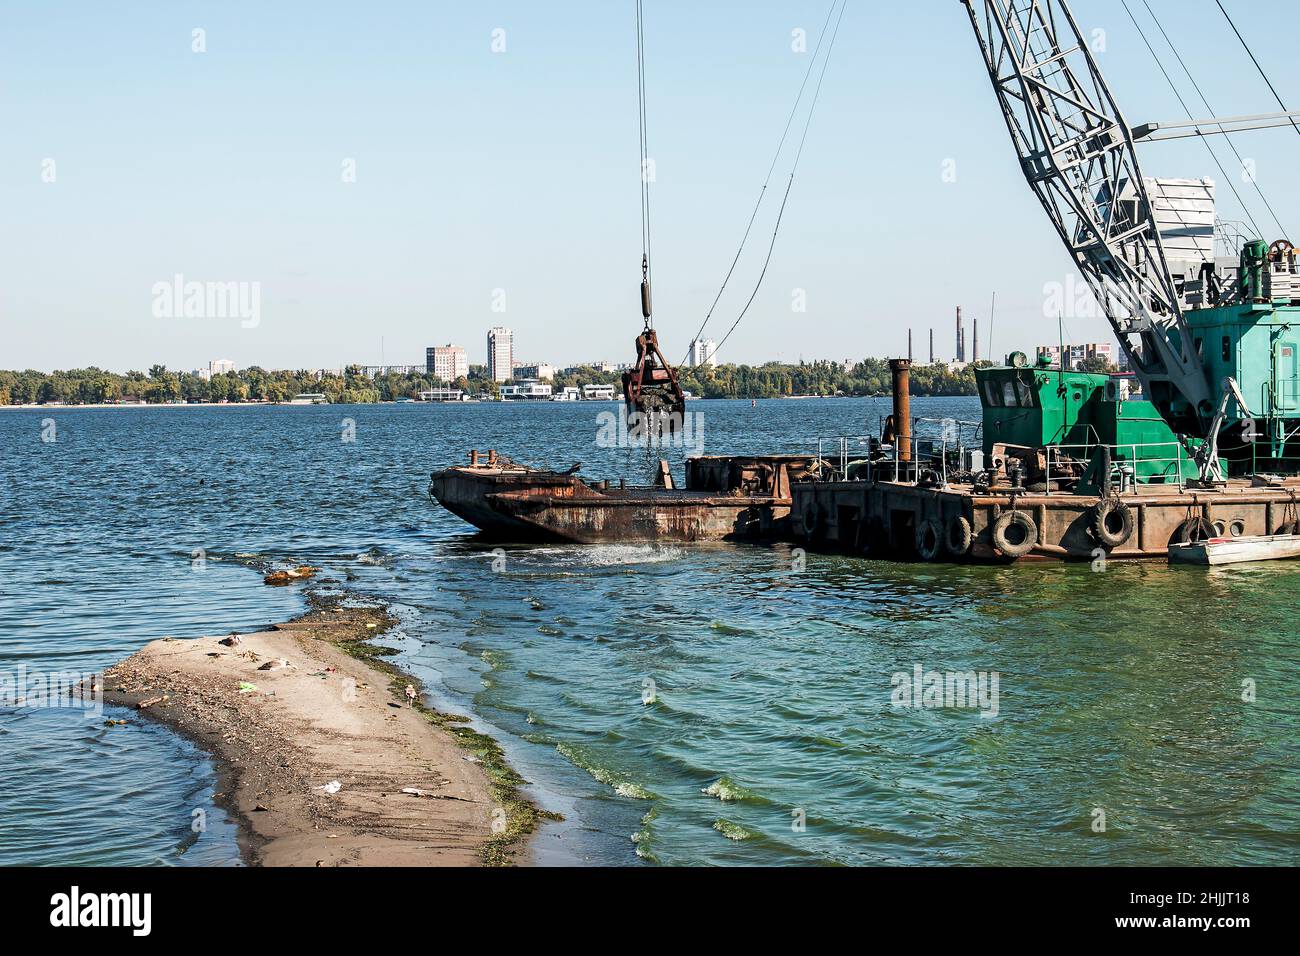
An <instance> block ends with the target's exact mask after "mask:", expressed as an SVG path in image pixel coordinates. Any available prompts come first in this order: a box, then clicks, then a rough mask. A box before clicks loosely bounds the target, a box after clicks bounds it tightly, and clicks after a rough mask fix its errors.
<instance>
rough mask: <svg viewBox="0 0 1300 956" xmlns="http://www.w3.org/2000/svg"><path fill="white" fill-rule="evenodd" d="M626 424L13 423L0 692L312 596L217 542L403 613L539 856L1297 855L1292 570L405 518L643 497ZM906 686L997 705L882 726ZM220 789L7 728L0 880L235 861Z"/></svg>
mask: <svg viewBox="0 0 1300 956" xmlns="http://www.w3.org/2000/svg"><path fill="white" fill-rule="evenodd" d="M691 407H692V410H693V411H695V412H696V413H698V414H700V415H701V416H702V418H701V419H700V420H698V421H697V423H696V424H697V425H698V426H699V427H700V428H701V432H700V435H699V436H697V437H702V439H703V448H704V450H705V451H706V452H708V453H725V452H732V451H754V452H758V451H762V452H782V451H788V452H795V451H807V450H809V449H812V448H815V447H816V440H817V438H818V437H819V436H837V435H841V434H852V435H858V434H862V433H865V432H873V431H875V430H876V428H877V424H878V420H879V417H880V416H881V415H883V414H885V413H886V411H887V408H886V402H885V401H884V400H870V399H838V400H820V399H807V400H785V401H760V402H758V403H757V405H756V406H751V405H750V403H749V402H748V401H744V402H739V401H736V402H726V401H699V402H695V403H693V404H692V406H691ZM614 408H615V406H614V405H612V404H608V405H606V404H588V403H574V404H564V403H553V404H550V403H548V404H541V405H513V404H512V405H500V404H482V405H479V404H465V405H453V406H429V405H386V406H352V407H342V406H329V407H278V408H262V407H250V408H241V407H229V408H199V407H193V408H191V407H177V408H120V409H84V410H75V409H53V410H49V409H46V410H6V411H2V412H0V448H2V449H3V458H0V494H2V495H3V501H2V502H0V503H2V505H3V507H0V621H2V622H3V627H2V628H0V673H3V674H8V675H10V676H11V677H12V676H13V675H16V674H19V673H20V672H21V673H25V674H27V675H31V674H49V673H54V672H58V673H69V672H72V673H82V672H91V671H94V670H96V669H99V668H102V667H103V666H105V665H107V664H109V663H111V662H113V661H115V660H117V659H120V658H121V657H123V656H125V655H126V654H129V653H130V652H131V651H133V650H135V649H136V648H138V647H139V646H141V645H142V644H143V643H145V642H147V641H149V640H152V639H154V638H157V637H161V636H165V635H173V636H195V635H200V634H218V633H225V632H227V631H229V630H232V629H238V630H251V629H253V628H255V627H257V626H258V625H261V624H266V623H270V622H273V621H277V620H283V619H285V618H287V617H289V616H292V615H293V614H295V613H297V612H298V611H299V610H300V609H301V607H302V600H301V595H300V594H299V593H298V592H297V591H295V590H292V589H277V588H267V587H265V586H264V585H263V584H262V583H261V580H260V578H259V577H258V575H256V574H255V573H253V572H252V571H250V570H248V569H247V568H246V567H244V566H243V565H242V564H241V563H240V559H239V557H238V556H241V555H260V556H263V557H264V558H267V559H280V558H284V559H292V560H294V561H303V562H309V563H311V564H317V565H320V566H322V567H323V568H325V573H326V576H329V577H332V578H334V579H336V580H338V581H340V582H341V583H344V584H346V585H347V586H348V587H351V588H353V589H355V590H357V591H358V592H361V593H363V594H366V595H369V596H373V597H375V598H378V599H382V600H384V601H386V602H388V603H389V604H391V605H392V606H393V607H394V608H395V610H396V612H397V614H398V616H399V618H400V620H401V622H402V625H401V628H400V629H399V631H398V632H397V633H396V634H395V635H394V636H393V640H394V642H395V643H396V645H397V646H398V647H400V648H401V651H402V654H401V658H400V660H401V662H402V663H403V664H404V666H406V667H409V668H410V669H412V670H413V671H414V672H416V673H418V674H419V675H420V676H421V677H422V678H424V679H425V680H426V682H427V685H428V687H429V688H430V692H431V694H432V695H433V696H434V698H435V700H434V702H435V703H436V704H438V705H439V706H442V707H444V708H447V709H452V710H457V711H459V712H462V713H466V714H471V715H472V716H473V717H474V719H475V721H476V722H477V723H478V725H479V726H480V727H482V728H484V729H487V730H489V731H490V732H492V733H493V734H494V735H495V736H497V737H498V739H500V740H501V741H502V743H503V744H504V745H505V747H506V749H507V753H508V755H509V757H510V759H511V760H512V762H513V763H514V764H515V765H516V766H517V767H518V768H519V769H520V770H521V772H523V774H524V775H525V776H526V777H527V778H528V779H529V780H530V781H532V787H531V792H532V794H533V795H534V797H535V798H536V799H537V800H538V801H539V802H541V803H543V804H544V805H546V806H548V807H551V808H553V809H557V810H559V811H560V812H561V813H563V814H564V816H565V818H566V820H565V822H564V823H563V824H558V825H552V826H548V827H547V828H545V829H544V830H543V831H542V833H541V834H540V836H539V837H538V839H537V840H536V841H535V845H534V851H533V858H534V860H535V861H536V862H539V863H543V864H547V863H569V862H597V863H604V864H616V865H647V864H652V863H656V862H657V863H660V864H716V865H728V864H782V863H804V864H834V863H839V864H845V863H847V864H855V863H866V864H872V863H887V864H892V863H897V864H907V863H925V864H934V863H945V862H947V863H967V864H978V863H986V864H1018V863H1058V862H1059V863H1072V862H1075V863H1089V864H1147V863H1162V864H1229V865H1240V864H1280V863H1294V862H1296V859H1297V856H1298V853H1297V851H1298V850H1300V780H1298V778H1297V771H1296V766H1297V739H1298V737H1300V733H1298V731H1300V719H1298V717H1297V708H1296V698H1295V680H1296V675H1297V673H1300V666H1298V665H1300V638H1297V635H1296V628H1295V626H1294V623H1293V622H1294V619H1295V608H1296V607H1297V606H1298V605H1300V575H1297V574H1296V573H1295V571H1294V566H1292V565H1286V564H1276V565H1272V566H1269V565H1262V566H1258V567H1249V566H1247V567H1239V568H1228V569H1216V570H1209V571H1207V570H1204V569H1199V570H1198V569H1169V568H1167V567H1165V566H1163V565H1157V564H1144V565H1121V564H1111V565H1109V566H1108V567H1106V568H1105V569H1104V570H1102V571H1100V572H1098V571H1094V570H1093V569H1092V568H1091V567H1090V566H1089V565H1086V564H1084V565H1071V566H1055V565H1038V566H1029V565H1025V566H1020V567H1017V568H1015V569H1009V568H993V567H969V566H965V567H953V566H944V565H927V566H921V565H908V564H890V563H885V562H876V561H864V560H859V559H852V558H845V557H839V556H822V555H816V554H810V555H807V556H806V557H805V556H802V555H801V554H800V553H799V552H797V551H795V550H793V549H792V548H791V547H789V546H786V545H777V546H771V547H756V546H749V545H708V546H685V545H667V546H651V545H641V544H631V543H629V544H611V545H602V546H594V547H578V546H572V547H570V546H534V547H523V546H520V547H507V548H505V549H503V550H501V551H497V550H495V549H494V546H493V545H490V544H485V543H481V542H479V541H478V540H477V539H475V537H474V536H473V534H472V529H471V528H469V527H468V526H467V525H465V524H464V523H463V522H461V521H460V520H459V519H457V518H455V517H454V516H452V515H450V514H449V513H447V512H445V511H443V510H442V509H441V508H440V507H438V506H437V505H435V504H433V503H432V502H430V500H429V499H428V497H427V494H426V489H427V484H428V473H429V471H430V470H432V469H434V468H438V467H443V466H446V465H448V464H453V463H456V462H459V461H463V460H464V459H465V453H466V451H467V450H468V449H469V448H471V447H477V448H480V449H487V448H496V449H499V450H501V451H504V452H506V453H509V454H511V455H513V456H514V457H516V458H518V459H520V460H522V461H527V462H529V463H533V464H550V465H552V466H560V467H567V466H569V465H570V464H573V463H575V462H581V463H582V465H583V474H585V475H587V476H589V477H612V478H619V477H624V478H627V479H629V480H632V481H638V482H644V481H645V480H646V479H647V478H648V475H649V472H650V460H649V459H648V458H647V456H646V453H645V452H644V450H641V449H634V448H619V447H601V446H600V445H599V444H598V441H597V438H598V436H599V435H600V434H601V433H602V428H604V426H605V425H606V422H605V421H603V420H601V419H600V418H599V416H600V413H601V412H608V411H610V410H612V409H614ZM913 409H914V413H915V414H919V415H934V416H938V417H944V416H954V417H960V418H977V417H978V403H977V402H976V401H975V400H974V399H915V400H914V404H913ZM48 420H52V422H51V421H48ZM43 434H44V435H45V437H47V438H48V437H53V438H54V439H55V440H54V441H42V435H43ZM605 434H608V432H607V431H606V432H605ZM695 450H698V449H695ZM684 454H686V451H685V450H673V451H671V452H670V453H669V454H668V457H669V458H670V459H671V460H672V461H673V462H674V466H675V469H676V472H677V474H678V476H679V477H680V475H681V464H680V463H681V459H682V457H683V455H684ZM918 668H919V670H920V672H921V675H922V677H921V684H922V686H924V685H925V680H926V677H927V676H928V675H930V674H931V673H932V672H938V674H939V675H940V677H942V676H943V675H946V674H947V673H949V672H954V673H958V674H965V673H966V672H974V674H975V675H976V676H977V677H978V678H981V679H983V681H984V684H983V687H984V689H985V695H984V697H983V698H979V699H974V700H970V701H966V703H967V704H968V705H973V706H964V707H963V706H947V707H934V706H924V705H926V704H928V703H933V702H934V701H933V700H932V699H929V698H926V697H925V696H924V695H921V694H918V695H917V700H916V702H915V703H917V704H921V705H923V706H898V704H899V703H903V702H904V701H901V700H900V699H899V697H898V693H899V691H898V688H899V686H907V687H908V688H910V687H911V686H912V682H913V681H914V680H915V679H916V678H915V674H916V672H917V670H918ZM20 669H21V671H20ZM899 675H905V679H904V677H900V676H899ZM994 691H996V693H994ZM1243 698H1245V699H1243ZM953 702H954V703H961V701H960V700H956V701H953ZM106 718H110V719H117V718H124V719H126V720H127V721H128V722H127V724H126V725H124V726H105V719H106ZM214 782H215V778H214V776H213V773H212V768H211V766H210V765H209V764H208V762H207V761H206V759H205V758H204V757H203V756H202V755H201V754H200V753H198V752H196V751H195V749H194V748H193V747H191V746H190V745H188V744H187V743H185V742H183V741H180V740H178V739H177V738H175V737H174V736H173V735H171V734H170V733H167V732H166V731H163V730H160V729H158V728H155V727H151V726H150V725H148V724H145V723H142V722H139V721H137V720H135V719H132V715H130V714H125V713H114V712H112V711H111V710H110V711H109V712H107V713H106V714H90V715H87V714H86V713H85V712H84V711H79V710H76V709H71V708H60V709H30V708H21V709H20V708H14V707H12V706H9V707H3V708H0V864H12V863H117V864H149V863H156V862H164V863H176V864H206V865H220V864H234V863H237V862H238V852H237V849H236V846H235V841H234V829H233V827H232V826H231V824H230V823H229V821H228V820H226V819H225V818H224V816H223V815H222V814H221V812H220V811H219V810H216V809H215V808H213V807H212V804H211V800H212V790H213V786H214Z"/></svg>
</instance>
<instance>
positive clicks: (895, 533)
mask: <svg viewBox="0 0 1300 956" xmlns="http://www.w3.org/2000/svg"><path fill="white" fill-rule="evenodd" d="M1298 493H1300V481H1296V480H1295V479H1288V480H1287V482H1285V483H1283V484H1280V485H1273V486H1263V487H1259V486H1255V485H1253V484H1252V483H1251V482H1249V481H1246V480H1234V481H1230V482H1228V484H1227V485H1226V486H1225V487H1223V488H1221V489H1191V488H1184V489H1179V488H1178V487H1177V486H1176V485H1168V486H1162V485H1142V486H1138V490H1137V491H1136V492H1135V493H1130V494H1126V495H1123V496H1121V497H1118V498H1113V499H1102V498H1101V497H1097V496H1081V495H1074V494H1069V493H1061V492H1058V493H1053V494H1043V493H1023V494H1017V495H1015V496H1014V497H1013V496H1011V495H1009V494H1006V493H997V492H995V493H992V494H974V493H972V491H971V489H970V488H969V487H962V486H953V487H947V488H924V487H920V486H918V485H914V484H910V483H907V482H891V481H839V482H822V483H816V482H810V483H806V484H801V485H796V486H795V487H794V489H793V508H792V517H791V525H792V527H794V529H795V532H796V534H797V536H798V537H799V538H800V539H801V540H802V541H803V542H804V543H805V544H807V545H808V546H810V547H812V548H814V549H826V550H836V551H843V552H849V553H857V554H865V555H870V556H872V557H882V558H901V559H905V560H909V559H910V560H915V559H918V558H920V559H922V560H959V559H974V560H985V561H993V562H998V561H1007V560H1012V559H1013V558H1012V557H1010V556H1008V555H1007V554H1004V553H1003V552H1001V551H1000V550H999V549H998V548H997V547H996V545H995V543H994V538H993V529H994V524H995V523H996V522H997V521H998V519H999V518H1000V517H1001V516H1002V515H1003V514H1004V513H1005V512H1008V511H1013V510H1014V511H1018V512H1020V513H1023V514H1024V515H1026V516H1027V517H1028V518H1030V519H1031V521H1032V523H1033V532H1034V534H1033V541H1032V546H1031V547H1030V548H1029V550H1028V553H1026V554H1024V555H1020V556H1018V558H1019V559H1020V560H1025V559H1035V558H1037V559H1055V560H1067V561H1091V560H1096V559H1097V558H1100V557H1105V558H1107V559H1115V560H1124V559H1134V558H1166V557H1168V555H1169V549H1170V546H1171V545H1174V544H1177V543H1180V542H1181V541H1182V540H1183V536H1184V531H1185V530H1186V529H1188V527H1189V524H1188V523H1189V522H1203V524H1199V527H1200V528H1201V529H1203V531H1202V532H1201V534H1202V536H1204V537H1210V536H1225V537H1231V538H1239V537H1248V536H1252V535H1275V534H1277V533H1279V531H1286V530H1288V529H1289V528H1291V527H1293V525H1292V523H1293V522H1295V521H1296V514H1297V507H1296V498H1297V494H1298ZM1103 500H1110V501H1122V502H1123V504H1124V506H1125V507H1126V508H1127V510H1128V512H1129V515H1130V520H1131V530H1130V531H1129V533H1128V534H1127V535H1126V536H1124V540H1123V541H1122V542H1120V543H1110V542H1105V541H1103V540H1100V539H1099V537H1098V535H1097V532H1096V514H1097V508H1098V507H1099V505H1100V504H1101V502H1102V501H1103ZM958 518H961V519H964V520H965V522H966V523H967V525H968V526H969V531H970V538H971V541H970V545H969V547H968V548H967V550H965V551H964V552H961V553H956V549H952V548H949V547H948V546H947V535H948V532H949V530H950V529H952V528H953V527H954V525H955V523H956V521H957V519H958ZM930 521H933V522H934V523H935V524H934V525H932V526H930V527H931V530H933V529H935V528H937V529H938V531H939V534H940V535H941V537H940V541H939V545H940V546H939V549H938V553H937V554H930V548H929V547H927V545H928V544H929V542H925V541H922V540H920V539H921V536H922V531H923V526H924V525H925V524H926V523H927V522H930ZM958 537H959V536H958Z"/></svg>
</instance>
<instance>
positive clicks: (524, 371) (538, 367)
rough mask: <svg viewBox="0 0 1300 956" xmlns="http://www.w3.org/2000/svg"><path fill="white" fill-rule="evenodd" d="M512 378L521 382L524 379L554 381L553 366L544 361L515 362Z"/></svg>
mask: <svg viewBox="0 0 1300 956" xmlns="http://www.w3.org/2000/svg"><path fill="white" fill-rule="evenodd" d="M514 379H515V381H516V382H521V381H523V380H524V379H534V380H536V381H538V382H553V381H555V366H553V365H549V364H547V363H546V362H534V363H532V364H528V363H526V362H516V363H515V364H514Z"/></svg>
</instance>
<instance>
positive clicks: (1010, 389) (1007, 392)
mask: <svg viewBox="0 0 1300 956" xmlns="http://www.w3.org/2000/svg"><path fill="white" fill-rule="evenodd" d="M1002 404H1003V405H1005V406H1006V407H1007V408H1015V407H1016V405H1018V404H1019V402H1017V401H1016V383H1015V382H1014V381H1013V380H1012V379H1007V380H1006V381H1005V382H1003V383H1002Z"/></svg>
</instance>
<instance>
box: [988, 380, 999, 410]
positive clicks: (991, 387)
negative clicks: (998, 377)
mask: <svg viewBox="0 0 1300 956" xmlns="http://www.w3.org/2000/svg"><path fill="white" fill-rule="evenodd" d="M984 398H985V400H986V401H987V402H988V403H989V408H997V407H998V406H1000V405H1001V404H1002V402H1001V396H999V395H998V386H997V383H996V382H994V381H993V380H992V379H989V380H988V381H986V382H985V383H984Z"/></svg>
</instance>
